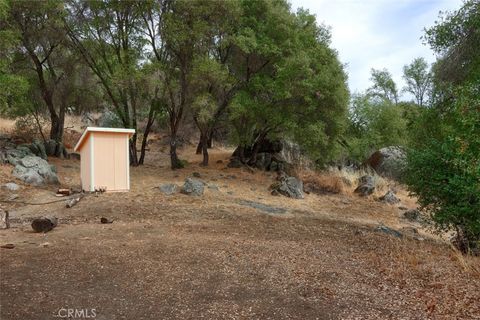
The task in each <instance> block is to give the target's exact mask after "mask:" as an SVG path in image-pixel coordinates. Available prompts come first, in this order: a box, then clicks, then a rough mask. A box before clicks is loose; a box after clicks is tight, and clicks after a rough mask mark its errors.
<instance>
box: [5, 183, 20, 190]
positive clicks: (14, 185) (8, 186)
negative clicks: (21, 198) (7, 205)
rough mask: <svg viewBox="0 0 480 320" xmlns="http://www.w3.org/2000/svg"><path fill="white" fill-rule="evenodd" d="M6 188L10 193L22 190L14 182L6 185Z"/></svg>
mask: <svg viewBox="0 0 480 320" xmlns="http://www.w3.org/2000/svg"><path fill="white" fill-rule="evenodd" d="M5 188H7V190H9V191H18V190H20V186H19V185H18V184H16V183H14V182H8V183H5Z"/></svg>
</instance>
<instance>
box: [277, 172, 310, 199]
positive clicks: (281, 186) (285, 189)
mask: <svg viewBox="0 0 480 320" xmlns="http://www.w3.org/2000/svg"><path fill="white" fill-rule="evenodd" d="M270 189H271V190H272V195H273V191H274V190H276V191H277V192H278V193H279V194H281V195H284V196H286V197H289V198H294V199H303V198H304V195H303V182H302V181H301V180H299V179H297V178H295V177H287V178H284V179H282V180H281V181H279V182H276V183H274V184H272V185H271V186H270Z"/></svg>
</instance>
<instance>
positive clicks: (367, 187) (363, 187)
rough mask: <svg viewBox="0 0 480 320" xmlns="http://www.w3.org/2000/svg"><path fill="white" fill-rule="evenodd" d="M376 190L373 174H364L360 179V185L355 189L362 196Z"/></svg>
mask: <svg viewBox="0 0 480 320" xmlns="http://www.w3.org/2000/svg"><path fill="white" fill-rule="evenodd" d="M374 191H375V180H374V178H373V177H372V176H363V177H361V178H360V179H359V181H358V187H357V188H356V189H355V191H354V192H355V193H359V194H360V195H361V196H363V197H366V196H368V195H370V194H372V193H373V192H374Z"/></svg>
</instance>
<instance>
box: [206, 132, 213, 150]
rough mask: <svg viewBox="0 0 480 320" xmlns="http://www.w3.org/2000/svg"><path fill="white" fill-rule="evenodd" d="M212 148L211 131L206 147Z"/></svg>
mask: <svg viewBox="0 0 480 320" xmlns="http://www.w3.org/2000/svg"><path fill="white" fill-rule="evenodd" d="M212 146H213V130H211V131H210V132H209V134H208V140H207V147H208V148H209V149H211V148H212Z"/></svg>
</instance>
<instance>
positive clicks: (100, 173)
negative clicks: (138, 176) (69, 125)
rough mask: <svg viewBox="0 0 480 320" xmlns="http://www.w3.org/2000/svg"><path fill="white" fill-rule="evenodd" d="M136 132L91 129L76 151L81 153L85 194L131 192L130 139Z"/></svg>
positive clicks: (85, 134) (85, 133)
mask: <svg viewBox="0 0 480 320" xmlns="http://www.w3.org/2000/svg"><path fill="white" fill-rule="evenodd" d="M134 133H135V130H134V129H119V128H99V127H87V128H86V129H85V131H84V132H83V134H82V136H81V137H80V140H78V142H77V145H76V146H75V148H74V151H75V152H79V153H80V177H81V181H82V189H83V190H84V191H95V190H105V191H107V192H109V191H128V190H130V158H129V142H128V140H129V138H130V136H131V135H133V134H134Z"/></svg>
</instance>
